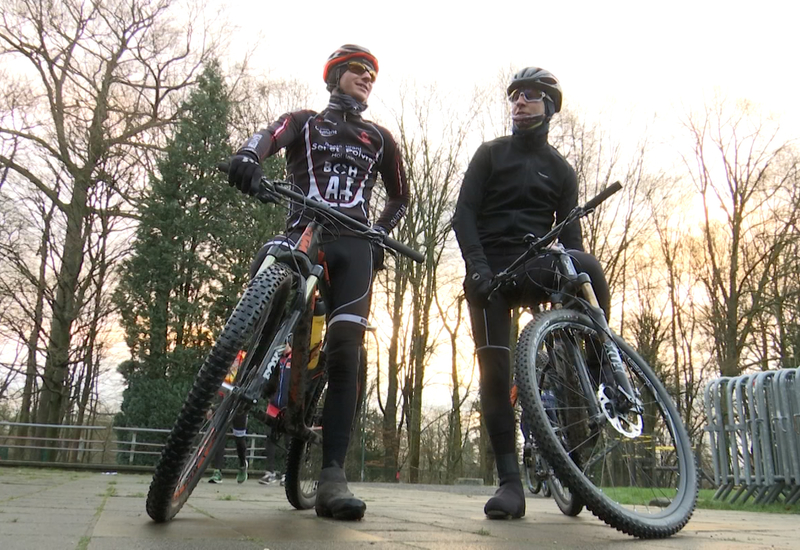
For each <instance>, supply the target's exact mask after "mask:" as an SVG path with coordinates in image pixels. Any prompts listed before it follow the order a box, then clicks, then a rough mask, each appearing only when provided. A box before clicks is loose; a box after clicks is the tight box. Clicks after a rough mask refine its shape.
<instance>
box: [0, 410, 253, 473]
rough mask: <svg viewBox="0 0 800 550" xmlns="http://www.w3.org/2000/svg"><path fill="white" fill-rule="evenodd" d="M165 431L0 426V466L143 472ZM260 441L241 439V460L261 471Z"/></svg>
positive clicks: (162, 441)
mask: <svg viewBox="0 0 800 550" xmlns="http://www.w3.org/2000/svg"><path fill="white" fill-rule="evenodd" d="M23 428H24V429H23ZM45 431H50V432H52V431H55V432H56V434H57V435H56V436H52V437H49V436H46V435H44V436H43V435H41V434H42V433H43V432H45ZM31 432H32V433H31ZM169 432H170V430H167V429H155V428H135V427H122V426H70V425H62V424H58V425H53V424H34V423H24V422H7V421H0V465H2V464H3V462H13V463H30V464H43V465H46V464H51V465H72V466H76V467H79V466H81V465H83V466H87V467H88V466H108V467H112V466H113V467H115V468H117V469H125V468H131V469H142V468H149V467H153V466H154V465H155V463H156V461H157V457H158V456H160V455H161V450H162V448H163V447H164V444H165V442H166V438H167V434H169ZM37 434H39V435H37ZM231 438H232V434H231V437H229V439H231ZM266 439H267V438H266V436H264V435H261V434H250V433H249V434H247V448H248V451H247V455H248V461H249V463H250V465H251V468H255V469H259V466H261V467H262V468H261V469H263V465H264V464H265V460H266V459H265V455H264V452H265V445H266ZM229 458H231V459H233V458H236V453H235V450H234V449H233V448H227V449H226V452H225V459H226V460H227V459H229ZM259 461H260V463H259Z"/></svg>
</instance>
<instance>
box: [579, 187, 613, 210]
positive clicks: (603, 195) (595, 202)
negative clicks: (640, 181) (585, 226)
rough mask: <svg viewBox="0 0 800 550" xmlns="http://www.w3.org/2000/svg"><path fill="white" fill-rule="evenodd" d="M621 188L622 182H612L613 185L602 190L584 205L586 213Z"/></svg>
mask: <svg viewBox="0 0 800 550" xmlns="http://www.w3.org/2000/svg"><path fill="white" fill-rule="evenodd" d="M620 189H622V184H621V183H620V182H618V181H615V182H614V183H612V184H611V185H609V186H608V187H606V188H605V189H603V190H602V191H600V192H599V193H598V194H597V195H595V196H594V197H592V198H591V199H589V200H588V201H587V203H586V204H584V205H583V210H584V211H585V212H586V213H588V212H589V211H591V210H594V209H595V208H597V206H598V205H599V204H600V203H601V202H603V201H604V200H606V199H607V198H608V197H610V196H611V195H613V194H614V193H616V192H617V191H619V190H620Z"/></svg>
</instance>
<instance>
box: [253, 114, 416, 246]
mask: <svg viewBox="0 0 800 550" xmlns="http://www.w3.org/2000/svg"><path fill="white" fill-rule="evenodd" d="M283 148H286V169H287V171H288V173H289V179H290V181H292V182H293V183H294V184H295V185H296V186H297V187H299V189H300V190H301V191H302V192H303V194H305V195H306V196H307V197H310V198H313V199H317V200H320V201H323V202H326V203H328V204H330V205H331V206H335V207H336V208H337V209H339V210H341V211H342V212H344V213H345V214H347V215H349V216H351V217H353V218H356V219H357V220H359V221H361V222H363V223H367V221H368V219H369V200H370V197H371V196H372V188H373V186H374V185H375V180H376V178H377V175H378V173H380V174H381V176H382V179H383V184H384V186H385V187H386V195H387V198H386V206H385V207H384V209H383V212H381V214H380V216H379V217H378V219H377V220H376V221H375V223H376V224H377V225H380V226H381V227H384V228H385V229H387V230H391V229H393V228H394V226H396V225H397V222H399V221H400V218H402V217H403V214H404V213H405V211H406V207H407V205H408V185H407V184H406V175H405V171H404V170H403V163H402V161H401V157H400V152H399V151H398V148H397V144H396V143H395V141H394V139H393V138H392V135H391V134H390V133H389V131H388V130H387V129H385V128H383V127H381V126H378V125H377V124H374V123H372V122H370V121H368V120H364V119H363V118H362V117H361V116H360V115H358V114H355V113H349V112H348V113H345V112H343V111H341V110H336V109H331V108H328V109H325V110H324V111H322V112H320V113H316V112H314V111H295V112H293V113H286V114H285V115H283V116H281V117H280V118H279V119H278V120H277V121H275V122H274V123H272V124H271V125H270V126H269V127H268V128H266V129H264V130H260V131H259V132H257V133H256V134H255V135H254V136H253V137H251V138H250V139H249V140H248V141H247V142H246V143H245V144H244V146H243V147H242V148H241V149H240V151H241V150H246V151H251V152H253V153H255V154H256V155H257V156H258V159H259V160H260V161H261V160H264V159H265V158H266V157H268V156H271V155H274V154H275V153H277V152H278V151H279V150H280V149H283ZM306 223H308V220H307V219H305V218H304V217H303V216H302V210H301V208H300V207H299V206H298V205H293V212H292V213H291V214H290V216H289V227H290V228H299V227H303V226H304V225H305V224H306Z"/></svg>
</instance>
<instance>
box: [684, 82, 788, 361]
mask: <svg viewBox="0 0 800 550" xmlns="http://www.w3.org/2000/svg"><path fill="white" fill-rule="evenodd" d="M684 126H685V128H686V130H687V133H688V135H689V136H690V137H691V139H692V144H693V155H692V156H685V157H684V162H685V164H686V167H687V168H688V169H689V173H690V176H691V180H692V182H693V184H694V186H695V189H696V191H697V193H698V195H699V197H700V198H701V199H702V203H703V214H702V215H703V224H702V230H703V238H702V241H701V246H700V247H698V250H697V255H696V259H697V262H696V265H695V267H696V273H697V277H698V279H699V280H700V281H701V283H702V284H703V286H704V287H705V291H706V297H707V300H708V306H707V309H706V316H705V325H704V330H705V331H706V332H707V334H708V335H709V336H710V337H711V338H712V339H713V342H714V350H713V351H714V355H715V359H716V361H717V365H718V367H719V372H720V374H721V375H723V376H736V375H738V374H739V373H740V372H741V370H742V368H743V364H742V360H743V359H744V357H743V354H744V352H745V349H746V347H747V346H748V343H749V341H750V339H751V338H752V336H753V332H754V328H755V323H756V322H757V320H758V318H759V314H760V313H761V312H762V311H763V309H764V308H765V306H766V305H767V304H766V302H765V297H766V294H765V293H764V291H763V290H764V289H765V288H766V286H767V282H768V281H769V279H770V276H771V274H772V273H773V266H774V265H775V263H776V262H777V260H778V258H779V257H780V254H781V252H782V250H783V248H784V246H785V245H786V242H787V236H788V235H789V233H790V231H791V229H792V228H793V227H794V225H795V222H796V219H797V209H796V208H795V206H796V203H794V204H789V205H788V207H787V204H786V202H785V197H783V196H782V195H783V193H782V191H783V190H785V189H796V188H797V186H798V156H797V153H796V151H794V149H793V148H792V147H791V145H790V144H789V142H786V141H783V140H781V138H780V128H779V125H778V124H777V123H775V122H774V121H772V120H770V119H769V118H767V117H764V116H762V115H761V114H760V113H758V112H757V111H756V110H755V109H754V107H753V106H752V105H750V104H748V103H747V102H740V103H737V104H733V103H731V102H729V101H728V100H726V99H725V98H722V97H719V96H717V97H714V98H713V100H712V101H711V102H709V103H708V104H707V105H706V106H705V109H704V110H703V111H702V112H699V113H690V114H688V115H687V117H686V119H685V121H684Z"/></svg>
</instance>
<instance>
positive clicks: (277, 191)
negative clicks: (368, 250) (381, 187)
mask: <svg viewBox="0 0 800 550" xmlns="http://www.w3.org/2000/svg"><path fill="white" fill-rule="evenodd" d="M229 168H230V165H229V164H228V163H227V162H220V163H219V164H217V170H219V171H220V172H224V173H226V174H227V173H228V169H229ZM260 183H261V187H260V189H259V190H258V191H256V193H255V194H254V195H253V196H254V197H255V198H256V199H257V200H259V201H261V202H262V203H264V204H270V203H275V202H276V199H277V197H276V195H281V196H283V197H286V198H288V199H290V200H291V201H294V202H297V203H300V204H302V205H304V206H308V207H309V208H312V209H314V210H318V211H321V212H324V213H325V214H326V215H328V216H331V217H332V218H334V219H335V220H336V221H338V222H339V223H341V224H342V225H344V226H345V227H349V228H350V229H354V230H357V231H361V232H364V233H370V232H372V228H371V227H370V226H368V225H365V224H363V223H361V222H360V221H358V220H356V219H353V218H351V217H350V216H348V215H347V214H344V213H342V212H340V211H339V210H336V209H335V208H332V207H331V206H330V205H328V204H325V203H324V202H320V201H318V200H314V199H310V198H308V197H306V196H305V195H303V194H302V193H298V192H296V191H292V190H291V189H289V188H287V187H285V185H290V184H289V183H288V182H283V181H272V180H268V179H267V178H264V177H262V178H261V182H260ZM382 242H383V244H384V245H386V246H387V247H389V248H391V249H392V250H394V251H396V252H399V253H400V254H403V255H404V256H408V257H409V258H411V259H412V260H414V261H415V262H417V263H420V264H421V263H424V262H425V256H424V255H423V254H422V253H421V252H419V251H418V250H414V249H413V248H411V247H410V246H408V245H405V244H403V243H401V242H400V241H397V240H395V239H393V238H391V237H388V236H385V237H383V238H382Z"/></svg>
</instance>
